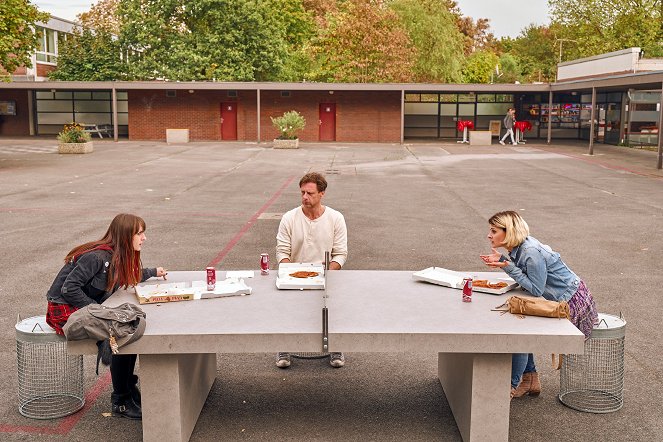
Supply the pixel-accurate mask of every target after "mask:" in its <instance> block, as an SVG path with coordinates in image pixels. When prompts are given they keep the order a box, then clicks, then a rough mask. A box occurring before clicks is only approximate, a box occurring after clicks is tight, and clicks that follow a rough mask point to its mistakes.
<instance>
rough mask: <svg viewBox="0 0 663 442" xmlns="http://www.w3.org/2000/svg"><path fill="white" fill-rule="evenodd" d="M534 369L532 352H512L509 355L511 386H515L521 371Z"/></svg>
mask: <svg viewBox="0 0 663 442" xmlns="http://www.w3.org/2000/svg"><path fill="white" fill-rule="evenodd" d="M532 371H536V365H534V355H533V354H532V353H514V354H512V355H511V386H512V387H513V388H517V387H518V385H519V384H520V379H522V377H523V373H529V372H532Z"/></svg>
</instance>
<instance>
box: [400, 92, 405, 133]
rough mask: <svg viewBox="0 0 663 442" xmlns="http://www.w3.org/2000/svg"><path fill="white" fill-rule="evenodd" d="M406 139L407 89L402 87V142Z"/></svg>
mask: <svg viewBox="0 0 663 442" xmlns="http://www.w3.org/2000/svg"><path fill="white" fill-rule="evenodd" d="M404 141H405V89H401V144H403V142H404Z"/></svg>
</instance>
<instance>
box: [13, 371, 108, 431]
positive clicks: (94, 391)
mask: <svg viewBox="0 0 663 442" xmlns="http://www.w3.org/2000/svg"><path fill="white" fill-rule="evenodd" d="M110 383H111V376H110V372H107V373H106V374H105V375H104V376H102V377H100V378H99V380H98V381H97V382H95V384H94V385H93V386H92V388H91V389H90V390H89V391H88V392H87V394H86V395H85V405H84V406H83V408H82V409H81V410H79V411H77V412H76V413H74V414H72V415H70V416H67V417H65V418H63V419H62V420H60V422H59V423H58V425H56V426H54V427H39V426H31V425H8V424H0V433H30V434H59V435H67V434H69V432H70V431H71V429H72V428H74V425H76V424H77V423H78V421H79V420H81V419H82V418H83V416H85V414H86V413H87V412H88V411H89V410H90V408H92V406H93V405H94V403H95V402H96V401H97V398H98V397H99V395H100V394H101V393H102V392H103V391H104V390H105V389H106V388H107V387H108V385H109V384H110Z"/></svg>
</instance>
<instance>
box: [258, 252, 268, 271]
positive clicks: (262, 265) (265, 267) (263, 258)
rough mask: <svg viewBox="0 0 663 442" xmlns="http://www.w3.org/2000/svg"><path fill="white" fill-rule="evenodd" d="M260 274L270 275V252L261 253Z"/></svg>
mask: <svg viewBox="0 0 663 442" xmlns="http://www.w3.org/2000/svg"><path fill="white" fill-rule="evenodd" d="M260 274H261V275H269V253H261V254H260Z"/></svg>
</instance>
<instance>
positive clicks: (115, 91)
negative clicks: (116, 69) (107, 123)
mask: <svg viewBox="0 0 663 442" xmlns="http://www.w3.org/2000/svg"><path fill="white" fill-rule="evenodd" d="M111 94H112V97H113V101H112V104H111V105H112V106H113V141H115V142H116V143H117V132H118V124H117V90H116V89H115V86H113V89H112V91H111Z"/></svg>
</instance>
